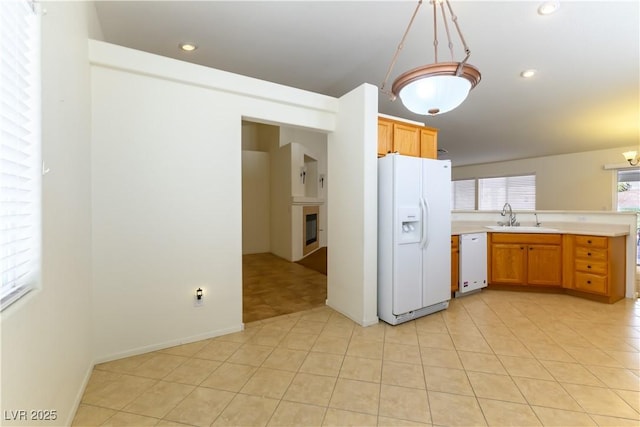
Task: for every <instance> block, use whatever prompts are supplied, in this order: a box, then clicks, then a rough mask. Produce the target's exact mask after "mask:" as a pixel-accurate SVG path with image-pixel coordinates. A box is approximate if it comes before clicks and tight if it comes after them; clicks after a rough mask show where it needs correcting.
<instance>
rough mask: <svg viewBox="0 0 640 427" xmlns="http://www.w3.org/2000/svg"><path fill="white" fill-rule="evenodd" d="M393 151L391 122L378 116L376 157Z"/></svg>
mask: <svg viewBox="0 0 640 427" xmlns="http://www.w3.org/2000/svg"><path fill="white" fill-rule="evenodd" d="M392 152H393V122H392V121H389V120H384V119H381V118H378V157H381V156H384V155H385V154H387V153H392Z"/></svg>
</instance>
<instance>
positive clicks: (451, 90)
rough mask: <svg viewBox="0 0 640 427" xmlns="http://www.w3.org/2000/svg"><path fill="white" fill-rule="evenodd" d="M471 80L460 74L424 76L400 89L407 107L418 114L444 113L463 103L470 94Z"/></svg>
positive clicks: (400, 94) (401, 96)
mask: <svg viewBox="0 0 640 427" xmlns="http://www.w3.org/2000/svg"><path fill="white" fill-rule="evenodd" d="M470 90H471V82H470V81H469V80H467V79H465V78H463V77H458V76H432V77H423V78H421V79H418V80H416V81H414V82H411V83H409V84H408V85H406V86H405V87H403V88H402V89H401V90H400V93H399V96H400V99H401V100H402V103H403V104H404V106H405V107H407V109H408V110H409V111H411V112H414V113H416V114H423V115H425V114H430V115H435V114H442V113H446V112H447V111H451V110H453V109H454V108H456V107H457V106H458V105H460V104H462V103H463V102H464V100H465V99H466V98H467V95H469V91H470Z"/></svg>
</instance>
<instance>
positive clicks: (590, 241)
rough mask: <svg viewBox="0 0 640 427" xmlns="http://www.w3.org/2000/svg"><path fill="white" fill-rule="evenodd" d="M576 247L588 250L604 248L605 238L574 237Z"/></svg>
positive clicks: (605, 244) (605, 245)
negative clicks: (583, 247)
mask: <svg viewBox="0 0 640 427" xmlns="http://www.w3.org/2000/svg"><path fill="white" fill-rule="evenodd" d="M576 246H585V247H588V248H605V249H606V247H607V237H601V236H576Z"/></svg>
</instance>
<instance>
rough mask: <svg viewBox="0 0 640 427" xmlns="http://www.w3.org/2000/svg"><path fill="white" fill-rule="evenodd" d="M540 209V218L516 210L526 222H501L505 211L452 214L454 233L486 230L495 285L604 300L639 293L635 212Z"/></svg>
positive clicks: (491, 279)
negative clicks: (499, 224)
mask: <svg viewBox="0 0 640 427" xmlns="http://www.w3.org/2000/svg"><path fill="white" fill-rule="evenodd" d="M536 213H537V218H538V219H536V216H535V215H534V212H532V211H528V212H516V215H517V216H518V220H519V221H520V222H521V225H520V226H513V227H499V226H496V224H497V223H498V222H499V221H500V220H501V219H503V218H502V217H501V215H500V212H477V211H473V212H454V213H453V214H452V231H451V233H452V235H453V236H459V235H462V234H467V233H478V232H487V236H488V239H487V273H488V274H487V277H488V283H489V288H490V289H508V290H525V291H538V292H557V293H567V294H570V295H574V296H578V297H583V298H588V299H592V300H596V301H600V302H605V303H613V302H615V301H618V300H620V299H622V298H625V297H626V298H636V297H637V295H638V290H637V289H635V283H636V282H635V274H636V257H637V254H636V250H637V240H636V239H637V237H636V227H637V216H636V214H634V213H610V212H607V213H603V212H582V211H576V212H559V211H536ZM536 223H538V225H537V226H536ZM454 287H455V284H454V283H452V289H453V288H454Z"/></svg>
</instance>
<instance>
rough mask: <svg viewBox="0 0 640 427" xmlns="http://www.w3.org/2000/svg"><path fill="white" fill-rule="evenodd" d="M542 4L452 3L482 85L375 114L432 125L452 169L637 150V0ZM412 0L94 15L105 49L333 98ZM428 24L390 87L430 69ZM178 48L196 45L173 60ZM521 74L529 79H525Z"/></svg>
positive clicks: (383, 107)
mask: <svg viewBox="0 0 640 427" xmlns="http://www.w3.org/2000/svg"><path fill="white" fill-rule="evenodd" d="M540 3H541V2H530V1H477V0H476V1H461V0H451V5H452V7H453V10H454V12H455V13H456V15H457V16H458V22H459V23H460V27H461V29H462V33H463V35H464V37H465V39H466V41H467V44H468V45H469V48H470V49H471V58H470V60H469V63H470V64H473V65H475V66H476V67H477V68H479V69H480V71H481V73H482V81H481V82H480V83H479V85H478V86H477V87H476V88H475V89H474V90H472V91H471V93H470V95H469V97H468V98H467V100H466V101H465V102H464V103H463V104H462V105H461V106H460V107H458V108H457V109H455V110H453V111H451V112H449V113H445V114H442V115H439V116H435V117H425V116H418V115H415V114H413V113H410V112H409V111H408V110H406V109H405V108H404V107H403V106H402V104H401V102H400V101H395V102H392V101H391V100H390V99H389V97H388V96H387V95H385V94H384V93H381V92H380V93H379V112H380V113H384V114H390V115H394V116H399V117H404V118H407V119H411V120H417V121H421V122H423V123H425V124H427V125H428V126H433V127H436V128H438V129H440V133H439V136H438V143H439V146H440V147H442V148H445V149H447V150H448V152H449V153H448V157H444V158H450V159H451V160H452V162H453V164H454V165H466V164H476V163H486V162H492V161H500V160H511V159H518V158H527V157H538V156H547V155H553V154H563V153H571V152H580V151H589V150H598V149H605V148H613V147H623V146H629V145H637V146H640V106H639V105H640V102H639V94H640V83H639V81H640V59H639V57H640V46H639V44H640V43H639V39H640V14H639V13H640V12H639V9H640V8H639V5H640V2H638V1H561V6H560V9H559V10H558V11H557V12H556V13H555V14H553V15H550V16H541V15H538V14H537V8H538V6H539V4H540ZM416 4H417V2H416V1H404V0H396V1H285V2H277V1H259V2H248V1H195V2H187V1H141V2H134V1H98V2H96V8H97V12H98V17H99V20H100V23H101V26H102V30H103V33H104V37H105V41H107V42H111V43H115V44H119V45H123V46H127V47H131V48H135V49H139V50H143V51H147V52H152V53H156V54H159V55H164V56H168V57H172V58H176V59H181V60H184V61H189V62H194V63H197V64H201V65H206V66H210V67H213V68H217V69H221V70H225V71H230V72H234V73H238V74H243V75H246V76H251V77H256V78H259V79H263V80H268V81H272V82H276V83H281V84H284V85H287V86H292V87H297V88H301V89H306V90H309V91H313V92H318V93H322V94H326V95H330V96H334V97H340V96H342V95H343V94H345V93H347V92H349V91H350V90H352V89H354V88H356V87H358V86H360V85H361V84H363V83H371V84H373V85H376V86H378V87H380V85H381V83H382V82H383V80H384V76H385V74H386V72H387V68H388V67H389V64H390V62H391V58H392V56H393V54H394V52H395V49H396V47H397V45H398V43H399V41H400V38H401V37H402V34H403V32H404V30H405V28H406V26H407V23H408V22H409V18H410V16H411V14H412V13H413V10H414V8H415V6H416ZM432 20H433V18H432V15H431V8H430V5H429V3H428V0H425V1H424V5H423V6H422V9H421V10H420V13H419V14H418V17H417V18H416V22H415V23H414V26H413V29H412V30H411V32H410V33H409V37H408V39H407V42H406V45H405V47H404V50H403V51H402V53H401V54H400V56H399V59H398V63H397V64H396V66H395V68H394V71H393V73H392V74H391V77H390V79H389V82H388V84H387V88H390V86H391V83H392V82H393V80H394V79H395V78H396V77H397V76H398V75H399V74H401V73H402V72H404V71H406V70H408V69H409V68H413V67H416V66H419V65H423V64H427V63H431V62H433V60H434V58H433V44H432V43H433V36H432V32H433V27H432ZM440 39H441V40H440V60H441V61H442V60H446V55H447V48H446V42H445V41H443V36H440ZM183 41H193V42H195V43H196V44H197V45H198V46H199V48H198V49H197V50H196V51H194V52H191V53H185V52H182V51H180V50H179V49H178V43H180V42H183ZM455 43H456V50H457V53H456V60H460V59H461V58H462V55H461V52H460V48H459V46H460V45H459V42H458V40H457V39H455ZM443 58H444V59H443ZM527 68H535V69H537V70H538V71H539V72H538V74H537V75H536V76H535V77H534V78H532V79H529V80H525V79H522V78H521V77H519V74H520V72H521V71H522V70H524V69H527ZM620 160H621V161H622V157H620Z"/></svg>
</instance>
